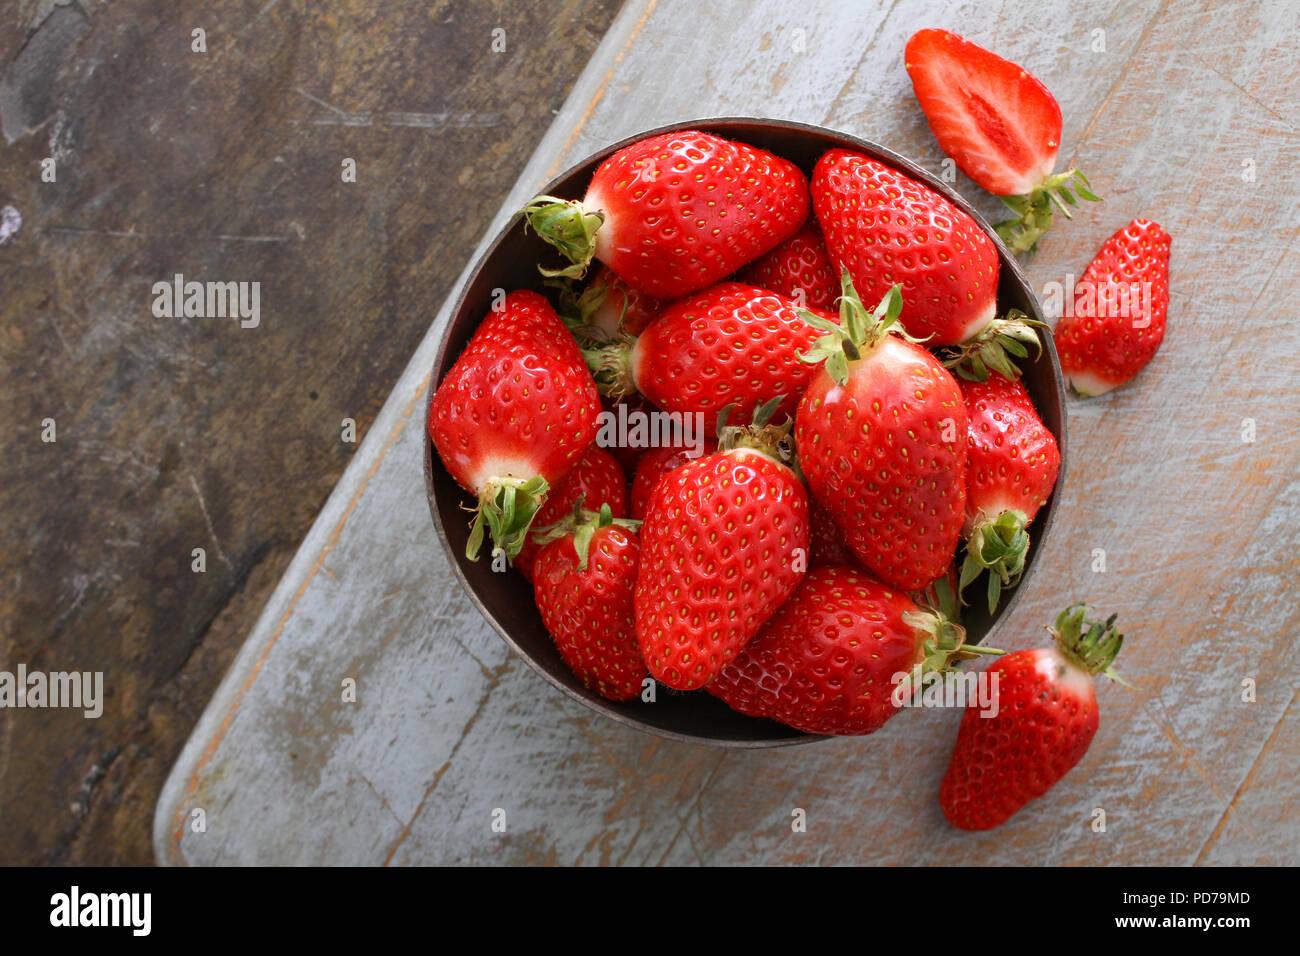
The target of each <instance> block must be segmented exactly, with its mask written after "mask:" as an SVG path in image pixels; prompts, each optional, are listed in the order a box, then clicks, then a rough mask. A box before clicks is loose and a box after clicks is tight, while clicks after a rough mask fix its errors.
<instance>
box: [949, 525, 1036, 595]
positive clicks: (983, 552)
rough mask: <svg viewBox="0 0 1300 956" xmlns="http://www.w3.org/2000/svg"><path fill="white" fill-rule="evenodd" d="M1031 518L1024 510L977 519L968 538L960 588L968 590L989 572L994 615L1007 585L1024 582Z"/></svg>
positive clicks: (989, 591) (989, 587)
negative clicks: (981, 576) (1027, 527)
mask: <svg viewBox="0 0 1300 956" xmlns="http://www.w3.org/2000/svg"><path fill="white" fill-rule="evenodd" d="M1028 524H1029V518H1028V517H1027V516H1026V515H1025V513H1024V512H1023V511H1016V510H1011V511H1004V512H1002V514H1000V515H998V516H997V517H996V518H991V519H985V520H983V521H980V522H977V523H976V525H975V527H974V528H972V529H971V533H970V536H969V537H968V538H967V539H966V560H965V561H963V562H962V566H961V578H960V580H959V581H958V583H957V587H958V589H959V590H961V591H965V590H966V585H968V584H970V583H971V582H972V581H974V580H975V579H976V578H977V577H979V575H980V572H981V571H988V572H989V583H988V602H989V613H990V614H992V613H993V612H994V610H995V609H996V608H997V606H998V601H999V599H1000V598H1001V597H1002V590H1003V588H1013V587H1015V586H1016V585H1017V584H1019V583H1020V576H1021V575H1022V574H1023V573H1024V570H1025V558H1026V557H1027V556H1028V554H1029V534H1028V532H1026V531H1025V528H1026V526H1028Z"/></svg>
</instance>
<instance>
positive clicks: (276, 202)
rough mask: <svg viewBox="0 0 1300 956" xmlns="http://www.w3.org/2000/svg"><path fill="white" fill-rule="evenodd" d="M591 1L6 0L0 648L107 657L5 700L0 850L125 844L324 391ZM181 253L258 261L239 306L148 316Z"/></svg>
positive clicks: (578, 65) (534, 93)
mask: <svg viewBox="0 0 1300 956" xmlns="http://www.w3.org/2000/svg"><path fill="white" fill-rule="evenodd" d="M617 7H618V3H617V2H616V0H562V2H556V3H551V4H544V5H543V4H512V3H472V4H465V3H429V4H425V3H415V2H411V3H405V2H401V3H396V2H395V3H387V4H383V5H377V4H374V3H372V2H369V0H336V2H331V3H327V4H319V3H312V2H310V0H301V2H292V0H280V2H278V3H277V2H274V0H272V2H268V0H249V2H225V3H221V4H208V3H200V2H194V0H184V2H180V3H176V2H170V0H149V2H140V3H133V4H106V5H101V4H96V3H90V2H86V3H79V4H76V5H73V6H56V5H54V4H50V3H40V2H37V3H20V4H17V5H5V7H4V8H3V11H2V12H0V127H2V128H3V130H4V132H5V134H6V137H7V138H8V137H10V136H12V137H13V138H12V141H9V142H7V145H6V146H5V147H4V148H3V149H2V150H0V207H3V206H13V207H14V208H15V209H17V211H18V212H19V213H20V214H21V216H22V227H21V230H20V231H19V232H17V233H16V234H14V235H12V236H11V237H10V238H9V239H8V241H6V242H5V243H4V244H2V245H0V386H2V387H0V420H2V421H3V422H4V424H5V428H4V429H3V431H2V432H0V435H2V436H3V437H0V516H2V518H3V520H2V521H0V582H3V588H2V589H0V670H9V671H13V670H15V669H16V668H17V665H18V664H19V663H25V664H26V665H27V666H28V668H30V669H42V670H47V671H49V670H81V671H97V670H102V671H103V672H104V686H105V693H106V697H107V700H106V702H105V707H104V714H103V716H102V717H101V718H99V719H98V720H90V719H86V718H84V717H83V716H82V715H81V712H80V711H72V710H53V709H46V710H34V709H22V710H14V709H0V819H2V820H3V821H4V823H5V825H4V827H0V863H95V864H99V863H136V864H140V863H149V862H151V861H152V853H151V850H150V847H149V830H150V826H151V820H152V814H153V807H154V803H155V800H156V797H157V792H158V789H159V788H160V787H161V785H162V782H163V779H164V778H165V776H166V773H167V770H168V768H169V767H170V765H171V762H172V761H173V759H174V758H175V756H176V754H177V753H178V751H179V749H180V747H181V745H182V744H183V743H184V740H185V738H186V736H187V735H188V733H189V731H190V729H191V727H192V726H193V723H194V721H195V720H196V719H197V717H198V715H199V714H200V713H201V711H202V709H203V706H204V705H205V704H206V702H207V700H208V698H209V697H210V696H211V693H212V691H213V690H214V689H215V687H216V684H217V682H218V681H219V679H220V677H221V675H222V673H223V672H224V670H225V668H226V666H227V664H228V663H229V661H230V660H231V658H232V657H233V655H234V652H235V651H236V650H237V649H238V646H239V643H240V641H241V640H242V638H243V636H244V635H245V634H246V633H247V631H248V628H249V627H250V626H251V625H252V623H253V621H254V619H255V617H256V615H257V613H258V612H259V610H260V609H261V606H262V604H263V603H264V601H265V600H266V598H267V596H268V595H269V593H270V590H271V588H273V587H274V585H275V583H276V581H277V580H278V579H279V577H280V575H281V573H282V572H283V570H284V569H285V567H286V566H287V564H288V561H289V559H290V558H291V557H292V555H293V552H294V550H295V548H296V547H297V545H298V543H299V542H300V541H301V539H302V537H303V536H304V535H305V533H306V531H307V529H308V527H309V526H310V524H311V521H312V519H313V518H314V516H315V514H316V513H317V511H318V510H319V508H320V506H321V505H322V504H323V502H324V500H325V498H326V496H327V495H328V493H329V491H330V489H331V488H332V486H333V484H334V482H335V481H336V480H337V479H338V477H339V474H340V473H341V472H342V470H343V468H344V466H345V465H346V464H347V461H348V458H349V457H350V455H351V454H352V452H353V451H354V450H355V448H356V445H355V444H346V443H344V442H343V441H342V440H341V424H342V421H343V420H344V419H346V418H352V419H355V421H356V422H357V438H358V439H360V438H361V437H362V436H363V435H364V433H365V429H366V427H367V426H368V425H369V423H370V421H371V420H372V419H373V417H374V415H375V413H376V412H377V411H378V409H379V407H380V406H381V404H382V403H383V400H384V398H385V396H386V394H387V391H388V389H389V387H390V386H391V385H392V383H393V382H394V381H395V380H396V378H397V376H398V375H399V374H400V372H401V370H402V368H403V366H404V365H405V363H406V361H407V359H408V357H409V356H410V354H411V352H412V350H413V349H414V347H415V345H416V343H417V342H418V341H419V339H420V337H421V336H422V335H423V333H424V331H425V330H426V328H427V327H428V324H429V323H430V322H431V320H432V319H433V317H434V315H435V313H436V312H437V309H438V307H439V305H440V304H441V302H442V300H443V299H444V297H445V296H446V295H447V294H448V292H449V291H450V290H451V285H452V283H453V282H454V280H455V278H456V276H457V275H458V274H459V272H460V270H461V269H462V268H463V266H464V264H465V262H466V260H467V259H468V257H469V254H470V252H471V251H472V249H473V247H474V245H475V243H476V242H477V241H478V239H479V238H480V236H481V233H482V231H483V229H484V228H485V227H486V225H487V223H488V220H489V218H490V217H491V215H492V214H493V212H495V210H496V208H497V206H498V205H499V204H500V202H501V201H502V199H503V198H504V196H505V193H506V192H507V190H508V189H509V187H510V186H511V185H512V184H513V182H514V180H515V178H516V177H517V175H518V173H519V171H520V170H521V169H522V167H523V165H524V163H525V161H526V160H527V158H528V156H529V154H530V153H531V151H532V149H533V147H534V146H535V144H536V142H537V140H538V139H539V138H540V137H541V135H542V133H543V132H544V131H545V130H546V127H547V125H548V124H549V122H550V120H551V118H552V112H551V111H552V110H553V109H557V108H558V107H559V106H560V104H561V103H562V102H563V100H564V97H565V95H566V93H567V91H568V90H569V88H570V86H571V85H572V83H573V81H574V80H575V79H576V77H577V75H578V73H579V72H580V71H581V69H582V67H583V66H584V65H585V63H586V61H587V59H588V57H589V56H590V54H591V52H592V50H594V48H595V46H596V44H597V43H598V42H599V40H600V38H601V36H602V35H603V32H604V30H605V29H606V28H607V26H608V24H609V22H610V21H611V20H612V18H613V16H614V14H615V13H616V12H617ZM51 10H52V11H53V12H51ZM200 27H201V28H203V29H204V30H205V31H206V44H207V52H206V53H195V52H192V51H191V31H192V30H194V29H195V28H200ZM498 27H499V28H501V29H504V30H505V38H506V50H505V52H503V53H493V52H491V50H490V46H491V43H492V30H493V29H494V28H498ZM47 157H53V158H54V159H55V162H56V173H57V180H56V181H55V182H53V183H48V182H42V181H41V175H40V174H41V161H42V160H43V159H45V158H47ZM345 157H352V158H354V159H355V160H356V164H357V181H356V182H355V183H345V182H343V181H342V179H341V176H340V171H341V163H342V160H343V159H344V158H345ZM176 273H182V274H183V275H184V276H185V278H186V279H187V280H191V279H193V280H199V281H221V282H241V281H246V282H253V281H256V282H259V283H260V293H261V295H260V300H261V301H260V305H261V315H260V325H259V326H258V327H257V328H241V327H240V323H239V321H238V319H234V318H198V317H191V318H170V319H168V318H155V317H154V315H153V312H152V309H151V305H152V303H153V293H152V291H151V290H152V285H153V283H155V282H157V281H159V280H170V279H171V278H172V276H173V275H175V274H176ZM47 418H52V419H54V420H55V422H56V428H57V440H56V441H55V442H53V443H46V442H43V441H42V438H41V431H42V424H41V423H42V420H44V419H47ZM194 548H204V549H205V551H206V561H207V569H206V571H205V572H204V573H201V574H200V573H195V572H193V571H192V570H191V552H192V550H193V549H194Z"/></svg>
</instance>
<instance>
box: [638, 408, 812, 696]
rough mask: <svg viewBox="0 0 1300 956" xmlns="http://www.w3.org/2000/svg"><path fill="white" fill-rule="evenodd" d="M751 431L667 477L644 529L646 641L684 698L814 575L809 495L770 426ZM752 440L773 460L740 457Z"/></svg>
mask: <svg viewBox="0 0 1300 956" xmlns="http://www.w3.org/2000/svg"><path fill="white" fill-rule="evenodd" d="M770 409H771V406H770V405H769V406H768V408H767V409H766V411H767V412H769V413H770ZM754 419H755V421H756V422H758V423H759V424H760V425H761V424H762V423H763V422H764V421H765V419H766V416H765V415H764V414H760V413H756V414H755V416H754ZM742 431H744V430H741V429H731V430H727V431H724V433H723V436H724V437H723V439H722V441H721V443H720V447H721V448H723V449H724V450H723V451H719V452H716V453H715V454H712V455H706V456H705V457H703V458H698V459H696V460H695V461H692V462H689V463H687V464H685V465H683V466H682V467H680V468H678V469H676V470H675V471H672V472H670V473H669V474H668V475H666V476H664V478H663V480H661V481H660V482H659V483H658V484H657V485H656V486H655V489H654V492H653V494H651V496H650V504H649V507H648V508H647V510H646V516H645V523H644V524H643V525H642V526H641V573H640V575H639V577H638V578H637V587H636V632H637V639H638V641H639V642H640V645H641V652H642V654H643V655H644V657H645V661H646V664H647V666H648V667H649V669H650V674H651V676H653V677H654V678H655V679H656V680H658V681H661V682H662V683H664V684H666V685H667V686H668V687H671V688H674V689H676V690H695V689H697V688H700V687H703V686H704V685H705V684H707V683H708V682H709V681H710V680H712V679H713V678H714V677H715V676H716V675H717V674H718V672H719V671H720V670H722V668H723V667H725V666H726V665H727V663H728V662H730V661H731V660H732V658H734V657H735V656H736V655H737V654H738V653H740V650H741V648H743V647H744V646H745V645H746V644H747V643H748V642H749V640H750V639H751V638H752V637H753V636H754V635H755V634H756V633H758V629H759V628H760V627H762V626H763V624H764V622H765V621H767V619H768V618H769V617H771V616H772V614H773V613H774V612H775V611H776V610H777V608H779V607H780V606H781V605H782V604H784V603H785V601H786V599H787V598H788V597H789V596H790V594H791V593H792V592H793V591H794V589H795V588H796V587H797V586H798V584H799V581H800V580H801V579H802V578H803V575H804V571H805V568H804V564H805V563H806V562H799V561H797V560H796V559H795V552H796V549H803V552H804V554H805V555H806V554H807V549H808V499H807V496H806V493H805V492H804V488H803V485H802V484H801V483H800V482H799V479H798V478H796V477H795V475H794V472H792V471H791V470H790V469H789V468H788V467H786V466H785V465H783V464H781V462H780V461H778V460H777V458H776V457H773V455H775V454H776V452H775V445H774V443H773V437H772V433H771V431H770V426H769V429H768V430H767V431H766V432H765V431H764V430H761V429H759V428H755V429H754V430H753V432H752V433H749V434H752V435H753V436H754V437H752V438H744V437H742V436H741V435H740V432H742ZM746 440H752V441H754V442H755V443H756V444H758V445H760V446H762V447H764V448H766V449H768V450H766V451H765V450H759V449H758V448H755V447H744V446H743V445H741V446H739V447H731V444H732V442H735V441H746Z"/></svg>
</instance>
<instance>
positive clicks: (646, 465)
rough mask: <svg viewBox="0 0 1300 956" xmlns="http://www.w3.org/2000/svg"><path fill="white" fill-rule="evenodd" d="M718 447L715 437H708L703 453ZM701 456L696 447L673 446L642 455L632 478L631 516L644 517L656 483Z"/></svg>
mask: <svg viewBox="0 0 1300 956" xmlns="http://www.w3.org/2000/svg"><path fill="white" fill-rule="evenodd" d="M717 448H718V446H717V443H716V442H714V441H713V439H706V440H705V443H704V451H703V453H704V454H709V455H711V454H713V453H714V452H715V451H717ZM699 457H701V453H700V452H698V451H697V450H696V449H694V448H672V447H665V448H652V449H650V450H649V451H648V452H646V453H645V454H644V455H642V456H641V460H640V461H639V462H638V463H637V466H636V475H635V476H634V477H633V478H632V495H631V499H630V514H631V516H632V517H633V518H636V519H637V520H640V519H642V518H644V517H645V513H646V508H647V507H648V506H649V504H650V495H651V493H652V492H653V491H654V490H655V485H657V484H659V479H660V478H662V477H663V476H664V475H666V474H668V473H669V472H670V471H674V470H676V469H678V468H680V467H681V466H682V465H684V464H686V463H687V462H689V461H694V460H695V459H697V458H699Z"/></svg>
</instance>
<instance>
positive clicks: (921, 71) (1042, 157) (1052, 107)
mask: <svg viewBox="0 0 1300 956" xmlns="http://www.w3.org/2000/svg"><path fill="white" fill-rule="evenodd" d="M903 59H904V63H905V65H906V67H907V74H908V76H909V77H911V79H912V90H913V91H914V92H915V93H916V99H917V102H919V103H920V104H921V109H922V111H923V112H924V113H925V118H926V119H927V120H928V121H929V123H930V130H931V132H933V133H934V138H935V139H937V140H938V141H939V146H940V147H941V148H942V149H943V151H944V152H945V153H947V154H948V155H949V156H951V157H952V158H953V159H954V160H955V161H956V163H957V166H958V167H959V168H960V169H961V171H962V172H964V173H965V174H966V175H967V176H969V177H970V178H971V179H973V180H975V182H977V183H978V184H979V185H980V186H982V187H983V188H984V189H987V190H988V191H989V192H991V193H993V194H995V195H997V196H999V197H1001V198H1002V201H1003V202H1005V203H1006V204H1007V205H1008V206H1010V207H1011V209H1012V210H1013V211H1014V212H1015V213H1016V218H1015V219H1009V220H1007V221H1006V222H1002V223H999V224H998V226H997V231H998V235H1000V236H1001V237H1002V240H1003V241H1004V242H1005V243H1006V244H1007V246H1008V247H1010V249H1011V250H1012V251H1013V252H1026V251H1028V250H1030V249H1032V248H1033V247H1034V245H1035V243H1037V241H1038V239H1039V237H1040V236H1041V235H1042V234H1043V233H1044V232H1046V231H1047V230H1048V229H1049V228H1050V227H1051V225H1052V206H1053V204H1055V205H1056V206H1057V207H1058V208H1059V209H1060V210H1061V212H1063V213H1064V214H1065V218H1067V219H1069V218H1070V217H1071V216H1070V206H1077V205H1078V200H1077V199H1075V197H1074V193H1072V192H1071V191H1070V186H1071V185H1073V187H1074V192H1077V193H1078V194H1079V196H1080V197H1081V198H1083V199H1086V200H1089V201H1090V202H1099V201H1100V200H1099V199H1098V198H1097V196H1095V195H1094V194H1093V192H1092V186H1091V184H1090V183H1089V182H1088V179H1087V177H1086V176H1084V175H1083V173H1081V172H1079V171H1078V170H1076V169H1071V170H1069V171H1067V172H1064V173H1058V174H1055V175H1053V173H1052V170H1053V169H1055V168H1056V153H1057V150H1058V149H1059V148H1060V145H1061V107H1060V106H1059V105H1057V102H1056V98H1055V97H1054V96H1052V94H1051V92H1050V91H1049V90H1048V89H1047V87H1045V86H1044V85H1043V84H1042V83H1041V82H1039V80H1038V79H1037V78H1036V77H1034V76H1033V75H1031V74H1030V73H1029V72H1028V71H1027V70H1025V69H1024V67H1021V66H1019V65H1017V64H1015V63H1012V62H1011V61H1010V60H1004V59H1002V57H1000V56H998V55H997V54H995V53H991V52H989V51H988V50H986V49H984V48H983V47H981V46H977V45H976V44H974V43H971V42H970V41H969V40H967V39H965V38H963V37H960V36H958V35H957V34H955V33H949V32H948V31H947V30H919V31H917V32H916V33H914V34H913V35H912V38H911V39H910V40H908V41H907V49H906V51H905V52H904V54H903ZM1071 180H1074V182H1073V183H1071Z"/></svg>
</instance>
